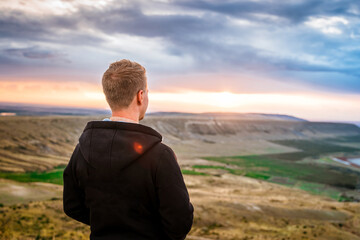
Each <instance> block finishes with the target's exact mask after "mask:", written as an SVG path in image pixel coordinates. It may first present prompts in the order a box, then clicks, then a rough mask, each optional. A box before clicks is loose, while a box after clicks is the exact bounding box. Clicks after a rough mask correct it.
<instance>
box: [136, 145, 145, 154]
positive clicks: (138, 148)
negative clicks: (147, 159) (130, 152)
mask: <svg viewBox="0 0 360 240" xmlns="http://www.w3.org/2000/svg"><path fill="white" fill-rule="evenodd" d="M134 150H135V152H137V153H139V154H141V153H142V152H143V146H142V145H141V144H140V143H138V142H134Z"/></svg>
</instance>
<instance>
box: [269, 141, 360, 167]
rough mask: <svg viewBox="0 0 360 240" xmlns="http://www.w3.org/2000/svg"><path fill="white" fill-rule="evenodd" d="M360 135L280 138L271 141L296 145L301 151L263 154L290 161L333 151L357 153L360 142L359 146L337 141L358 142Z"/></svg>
mask: <svg viewBox="0 0 360 240" xmlns="http://www.w3.org/2000/svg"><path fill="white" fill-rule="evenodd" d="M359 138H360V137H358V136H348V137H341V138H339V139H325V140H299V139H293V140H278V141H271V142H273V143H277V144H280V145H284V146H288V147H295V148H297V149H300V150H301V152H292V153H281V154H267V155H263V156H264V157H265V156H266V157H269V158H271V159H282V160H289V161H294V160H295V161H296V160H301V159H303V158H306V157H312V158H317V157H320V156H321V155H324V154H331V153H356V152H360V143H358V144H359V147H358V148H355V147H347V146H341V145H337V144H336V143H339V142H341V143H349V142H354V141H355V142H356V141H358V139H359Z"/></svg>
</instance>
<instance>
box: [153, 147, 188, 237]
mask: <svg viewBox="0 0 360 240" xmlns="http://www.w3.org/2000/svg"><path fill="white" fill-rule="evenodd" d="M156 190H157V194H158V199H159V213H160V216H161V222H162V226H163V230H164V231H165V233H166V234H167V235H168V236H169V237H170V239H176V240H177V239H185V237H186V235H187V234H188V233H189V231H190V229H191V226H192V224H193V212H194V208H193V205H192V204H191V202H190V199H189V194H188V191H187V189H186V186H185V183H184V179H183V176H182V174H181V170H180V167H179V165H178V163H177V158H176V155H175V153H174V152H173V151H172V150H171V148H169V147H167V148H166V149H165V150H164V152H163V154H162V156H161V158H160V161H159V163H158V166H157V170H156Z"/></svg>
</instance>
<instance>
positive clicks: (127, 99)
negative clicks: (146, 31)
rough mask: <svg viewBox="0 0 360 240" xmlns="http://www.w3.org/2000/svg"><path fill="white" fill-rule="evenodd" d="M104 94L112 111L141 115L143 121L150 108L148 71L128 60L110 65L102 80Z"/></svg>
mask: <svg viewBox="0 0 360 240" xmlns="http://www.w3.org/2000/svg"><path fill="white" fill-rule="evenodd" d="M102 86H103V92H104V94H105V97H106V101H107V102H108V104H109V106H110V108H111V111H112V112H113V113H114V112H118V111H131V112H132V114H134V112H136V113H139V120H141V119H143V118H144V116H145V112H146V109H147V106H148V87H147V79H146V70H145V68H144V67H143V66H141V65H140V64H138V63H136V62H132V61H129V60H126V59H123V60H121V61H117V62H114V63H112V64H110V66H109V68H108V69H107V70H106V72H105V73H104V75H103V78H102Z"/></svg>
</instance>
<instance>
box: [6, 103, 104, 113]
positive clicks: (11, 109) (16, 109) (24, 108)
mask: <svg viewBox="0 0 360 240" xmlns="http://www.w3.org/2000/svg"><path fill="white" fill-rule="evenodd" d="M101 114H111V112H110V111H109V110H103V109H94V108H73V107H53V106H44V105H40V104H17V103H0V116H1V115H4V116H5V115H17V116H47V115H81V116H86V115H101Z"/></svg>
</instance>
